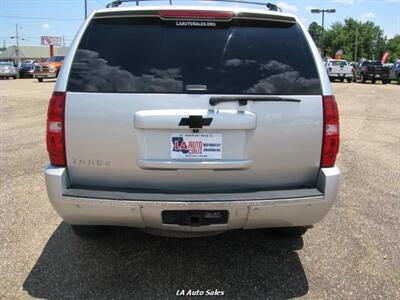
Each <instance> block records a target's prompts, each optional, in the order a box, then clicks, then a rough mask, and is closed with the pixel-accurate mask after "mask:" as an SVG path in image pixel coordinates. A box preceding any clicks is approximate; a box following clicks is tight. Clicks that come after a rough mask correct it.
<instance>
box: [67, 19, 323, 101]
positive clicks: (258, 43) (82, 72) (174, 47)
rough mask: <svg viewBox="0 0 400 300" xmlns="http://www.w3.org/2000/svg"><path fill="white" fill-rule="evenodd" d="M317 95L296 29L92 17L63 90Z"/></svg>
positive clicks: (309, 59)
mask: <svg viewBox="0 0 400 300" xmlns="http://www.w3.org/2000/svg"><path fill="white" fill-rule="evenodd" d="M189 85H201V86H205V87H206V91H205V92H207V93H210V94H279V95H317V94H321V87H320V81H319V78H318V73H317V70H316V66H315V62H314V59H313V56H312V54H311V51H310V49H309V47H308V45H307V42H306V40H305V37H304V35H303V33H302V31H301V29H300V27H299V26H298V25H297V24H279V25H278V24H277V23H276V22H275V23H269V24H266V23H263V24H262V26H261V25H260V23H258V24H256V23H254V21H252V22H250V21H233V22H230V23H229V24H221V23H217V25H216V26H215V27H212V28H210V27H207V28H199V27H190V26H187V27H178V26H177V24H176V22H164V21H161V20H159V19H152V20H149V18H147V19H146V20H144V19H138V18H136V19H130V18H116V19H94V20H92V21H91V23H90V25H89V27H88V28H87V30H86V32H85V34H84V36H83V38H82V40H81V42H80V45H79V47H78V50H77V52H76V54H75V57H74V61H73V64H72V69H71V72H70V79H69V83H68V90H69V91H74V92H102V93H110V92H113V93H186V92H187V90H186V87H187V86H189Z"/></svg>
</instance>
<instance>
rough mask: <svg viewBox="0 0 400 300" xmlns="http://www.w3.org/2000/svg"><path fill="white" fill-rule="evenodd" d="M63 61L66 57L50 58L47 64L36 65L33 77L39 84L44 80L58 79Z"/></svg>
mask: <svg viewBox="0 0 400 300" xmlns="http://www.w3.org/2000/svg"><path fill="white" fill-rule="evenodd" d="M63 61H64V56H53V57H50V58H49V59H48V60H47V61H46V62H44V63H40V64H37V65H36V67H35V71H34V72H33V77H34V78H36V79H37V80H38V81H39V82H42V81H43V79H51V78H57V76H58V73H59V72H60V69H61V66H62V64H63Z"/></svg>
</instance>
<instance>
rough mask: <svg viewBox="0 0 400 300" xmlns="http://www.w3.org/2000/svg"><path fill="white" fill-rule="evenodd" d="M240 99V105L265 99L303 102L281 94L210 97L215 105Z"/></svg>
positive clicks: (267, 100) (211, 102)
mask: <svg viewBox="0 0 400 300" xmlns="http://www.w3.org/2000/svg"><path fill="white" fill-rule="evenodd" d="M235 101H239V105H247V101H264V102H301V100H300V99H294V98H286V97H280V96H264V95H254V96H250V95H249V96H246V95H243V96H213V97H211V98H210V105H212V106H215V105H217V104H218V103H221V102H235Z"/></svg>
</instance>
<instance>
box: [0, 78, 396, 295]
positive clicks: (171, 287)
mask: <svg viewBox="0 0 400 300" xmlns="http://www.w3.org/2000/svg"><path fill="white" fill-rule="evenodd" d="M53 87H54V82H46V83H42V84H40V83H37V82H36V81H34V80H32V79H25V80H2V81H0V99H1V100H0V115H1V122H0V143H1V144H0V145H1V148H0V153H1V155H0V185H1V192H0V196H1V198H0V222H1V226H0V238H1V240H0V298H1V299H15V298H31V297H34V298H46V299H59V298H74V299H83V298H85V299H86V298H93V299H104V298H130V299H149V298H156V299H170V298H175V297H176V296H175V294H176V291H177V290H178V289H185V290H186V291H187V290H188V289H192V290H194V291H196V290H212V291H214V290H215V289H218V290H219V291H224V297H226V298H229V299H266V298H271V299H286V298H293V297H304V298H313V299H315V298H318V299H320V298H325V299H350V298H351V299H367V298H368V299H375V298H383V299H399V298H400V291H399V290H400V272H399V270H400V258H399V257H400V256H399V253H400V233H399V232H400V222H399V220H400V218H399V217H400V97H399V95H400V86H398V85H395V84H390V85H386V86H383V85H380V84H378V85H372V84H356V83H351V84H349V83H335V84H334V89H335V93H336V98H337V100H338V102H339V107H340V113H341V134H342V144H341V154H340V157H339V161H338V165H339V167H340V168H341V169H342V171H343V174H344V183H343V185H342V187H341V190H340V197H339V199H338V202H337V203H336V205H335V206H334V208H333V209H332V210H331V212H330V213H329V214H328V216H327V217H326V218H325V219H324V220H323V221H322V222H321V223H319V224H317V225H316V226H315V227H314V228H313V229H311V230H309V231H308V232H307V234H306V235H305V236H304V237H303V238H302V239H297V240H284V239H280V238H277V237H274V236H271V235H269V234H268V233H266V232H265V231H262V230H254V231H232V232H228V233H225V234H222V235H218V236H213V237H207V238H200V239H172V238H161V237H154V236H149V235H146V234H144V233H141V232H138V231H136V230H134V229H128V228H115V229H113V230H112V234H111V235H110V236H108V237H105V238H102V239H99V240H90V241H85V240H80V239H79V238H77V237H76V236H74V235H73V233H72V232H71V230H70V228H69V226H68V225H66V224H64V223H62V222H61V220H60V218H59V217H58V216H57V215H56V213H55V212H54V211H53V209H52V207H51V205H50V203H49V201H48V200H47V195H46V191H45V185H44V179H43V175H42V170H43V168H44V166H45V165H46V163H47V154H46V149H45V142H44V134H45V119H46V112H47V102H48V99H49V95H50V93H51V90H52V89H53ZM181 298H183V297H181ZM208 298H210V297H208ZM219 298H223V297H219Z"/></svg>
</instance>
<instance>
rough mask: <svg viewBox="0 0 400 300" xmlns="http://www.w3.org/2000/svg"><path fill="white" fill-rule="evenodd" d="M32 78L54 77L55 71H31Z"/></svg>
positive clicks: (55, 75)
mask: <svg viewBox="0 0 400 300" xmlns="http://www.w3.org/2000/svg"><path fill="white" fill-rule="evenodd" d="M33 77H34V78H56V77H57V73H56V72H54V73H52V72H46V73H33Z"/></svg>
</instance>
